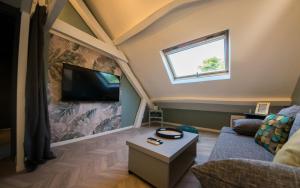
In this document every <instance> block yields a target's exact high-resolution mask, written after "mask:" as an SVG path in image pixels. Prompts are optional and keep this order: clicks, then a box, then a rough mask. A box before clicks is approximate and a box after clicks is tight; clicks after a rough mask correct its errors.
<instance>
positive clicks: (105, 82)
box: [62, 64, 120, 101]
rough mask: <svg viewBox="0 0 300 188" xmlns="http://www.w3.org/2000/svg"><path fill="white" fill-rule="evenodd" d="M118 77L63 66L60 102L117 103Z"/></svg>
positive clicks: (71, 66)
mask: <svg viewBox="0 0 300 188" xmlns="http://www.w3.org/2000/svg"><path fill="white" fill-rule="evenodd" d="M119 88H120V77H119V76H116V75H113V74H110V73H106V72H100V71H95V70H90V69H86V68H81V67H78V66H74V65H69V64H63V73H62V101H119V93H120V89H119Z"/></svg>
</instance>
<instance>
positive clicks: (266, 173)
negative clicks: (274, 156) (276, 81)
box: [192, 159, 300, 188]
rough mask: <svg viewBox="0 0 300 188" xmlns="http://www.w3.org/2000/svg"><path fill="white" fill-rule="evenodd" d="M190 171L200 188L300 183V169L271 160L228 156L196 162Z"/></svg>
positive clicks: (293, 187) (274, 187)
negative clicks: (217, 159)
mask: <svg viewBox="0 0 300 188" xmlns="http://www.w3.org/2000/svg"><path fill="white" fill-rule="evenodd" d="M192 172H193V173H194V174H195V176H196V177H197V178H198V180H199V181H200V183H201V185H202V187H203V188H209V187H224V188H225V187H226V188H227V187H234V188H236V187H245V188H250V187H251V188H254V187H257V188H258V187H272V188H281V187H289V188H297V187H300V169H299V168H296V167H291V166H287V165H281V164H275V163H272V162H266V161H258V160H248V159H229V160H220V161H209V162H207V163H205V164H203V165H195V166H193V167H192Z"/></svg>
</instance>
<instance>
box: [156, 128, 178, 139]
mask: <svg viewBox="0 0 300 188" xmlns="http://www.w3.org/2000/svg"><path fill="white" fill-rule="evenodd" d="M156 135H157V136H159V137H162V138H168V139H179V138H182V137H183V132H182V131H181V130H178V129H175V128H159V129H156Z"/></svg>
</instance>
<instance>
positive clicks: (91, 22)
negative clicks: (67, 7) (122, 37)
mask: <svg viewBox="0 0 300 188" xmlns="http://www.w3.org/2000/svg"><path fill="white" fill-rule="evenodd" d="M69 2H70V3H71V5H72V6H73V7H74V9H75V10H76V11H77V13H78V14H79V15H80V17H81V18H82V19H83V20H84V22H85V23H86V24H87V26H88V27H89V28H90V29H91V31H92V32H93V33H94V34H95V36H96V37H97V38H98V39H102V40H103V41H104V42H106V43H108V44H111V45H113V42H112V40H111V39H110V37H109V36H108V35H107V34H106V32H105V31H104V30H103V29H102V27H101V26H100V24H99V23H98V21H97V20H96V19H95V17H94V16H93V14H92V13H91V11H90V10H89V9H88V7H87V6H86V5H85V3H84V2H83V1H82V0H69Z"/></svg>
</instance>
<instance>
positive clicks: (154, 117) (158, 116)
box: [149, 110, 164, 127]
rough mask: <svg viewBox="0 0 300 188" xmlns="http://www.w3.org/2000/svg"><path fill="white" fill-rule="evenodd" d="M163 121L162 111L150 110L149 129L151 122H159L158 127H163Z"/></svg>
mask: <svg viewBox="0 0 300 188" xmlns="http://www.w3.org/2000/svg"><path fill="white" fill-rule="evenodd" d="M163 119H164V115H163V111H162V110H150V111H149V127H150V126H151V123H152V122H153V121H155V122H157V121H158V122H160V126H161V127H162V126H163Z"/></svg>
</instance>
